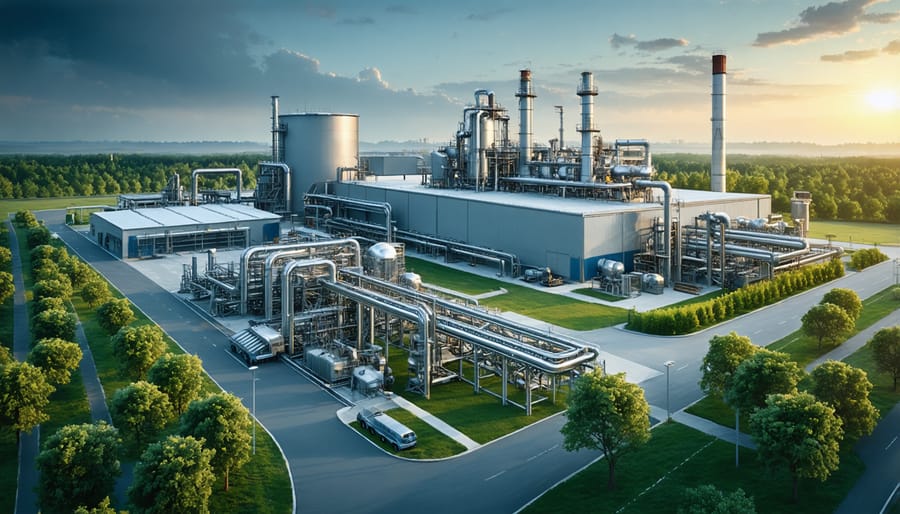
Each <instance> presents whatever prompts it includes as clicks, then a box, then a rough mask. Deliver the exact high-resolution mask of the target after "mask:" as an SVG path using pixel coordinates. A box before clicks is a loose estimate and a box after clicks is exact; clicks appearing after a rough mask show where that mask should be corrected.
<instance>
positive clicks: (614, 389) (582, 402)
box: [562, 370, 650, 489]
mask: <svg viewBox="0 0 900 514" xmlns="http://www.w3.org/2000/svg"><path fill="white" fill-rule="evenodd" d="M566 416H567V418H568V420H567V421H566V424H565V425H564V426H563V427H562V434H563V437H564V438H565V440H564V443H563V444H564V447H565V449H566V450H567V451H574V450H579V449H581V448H588V449H591V450H600V451H602V452H603V456H604V458H605V459H606V464H607V466H608V467H609V480H608V482H607V487H608V488H610V489H613V488H615V486H616V474H615V471H616V462H618V460H619V457H621V456H622V455H623V454H624V453H625V452H626V451H627V450H629V449H633V448H636V447H637V446H639V445H641V444H643V443H645V442H647V441H648V440H649V439H650V406H649V405H648V404H647V400H645V399H644V390H643V389H641V388H640V387H638V386H637V385H635V384H631V383H629V382H626V381H625V374H624V373H619V374H616V375H604V374H603V371H602V370H596V371H594V372H592V373H588V374H585V375H582V376H581V377H579V378H578V380H576V381H575V385H574V387H573V389H572V392H571V393H570V394H569V407H568V410H567V411H566Z"/></svg>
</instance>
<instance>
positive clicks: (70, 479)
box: [37, 421, 121, 513]
mask: <svg viewBox="0 0 900 514" xmlns="http://www.w3.org/2000/svg"><path fill="white" fill-rule="evenodd" d="M120 446H121V445H120V442H119V431H118V430H116V428H115V427H113V426H111V425H108V424H106V423H105V422H103V421H101V422H99V423H97V424H83V425H66V426H64V427H62V428H60V429H59V430H58V431H57V432H56V433H55V434H53V435H51V436H50V437H49V438H48V439H47V440H46V441H45V442H44V445H43V451H41V453H40V455H39V456H38V459H37V465H38V469H39V470H40V472H41V474H40V482H39V484H38V502H39V503H40V505H41V510H42V512H60V513H62V512H72V511H73V510H75V509H76V508H77V507H78V506H79V505H98V504H100V503H101V502H102V500H103V498H104V497H108V496H109V495H110V494H112V492H113V487H114V486H115V484H116V478H117V477H118V476H119V473H120V470H119V448H120Z"/></svg>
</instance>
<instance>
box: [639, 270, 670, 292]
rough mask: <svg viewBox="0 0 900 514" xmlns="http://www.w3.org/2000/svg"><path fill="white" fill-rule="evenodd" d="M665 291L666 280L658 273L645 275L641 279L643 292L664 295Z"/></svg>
mask: <svg viewBox="0 0 900 514" xmlns="http://www.w3.org/2000/svg"><path fill="white" fill-rule="evenodd" d="M664 289H665V280H663V276H662V275H660V274H658V273H644V275H643V276H642V277H641V290H643V291H645V292H648V293H652V294H662V293H663V290H664Z"/></svg>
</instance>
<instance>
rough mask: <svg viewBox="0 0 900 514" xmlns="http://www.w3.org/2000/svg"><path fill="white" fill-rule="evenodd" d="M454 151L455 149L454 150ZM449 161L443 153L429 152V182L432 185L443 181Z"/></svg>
mask: <svg viewBox="0 0 900 514" xmlns="http://www.w3.org/2000/svg"><path fill="white" fill-rule="evenodd" d="M454 151H455V149H454ZM449 167H450V160H449V159H448V158H447V154H445V153H444V152H437V151H435V152H431V181H432V183H435V182H440V181H442V180H444V177H445V176H446V173H447V169H448V168H449Z"/></svg>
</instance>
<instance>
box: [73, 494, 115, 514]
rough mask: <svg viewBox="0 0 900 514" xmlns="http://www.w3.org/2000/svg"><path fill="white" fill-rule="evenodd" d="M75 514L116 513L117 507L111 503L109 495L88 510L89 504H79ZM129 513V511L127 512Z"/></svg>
mask: <svg viewBox="0 0 900 514" xmlns="http://www.w3.org/2000/svg"><path fill="white" fill-rule="evenodd" d="M74 514H116V509H114V508H112V506H110V504H109V496H107V497H106V498H103V499H102V500H100V503H98V504H97V506H96V507H94V508H92V509H90V510H88V508H87V506H85V505H79V506H78V508H77V509H75V512H74ZM126 514H127V513H126Z"/></svg>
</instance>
